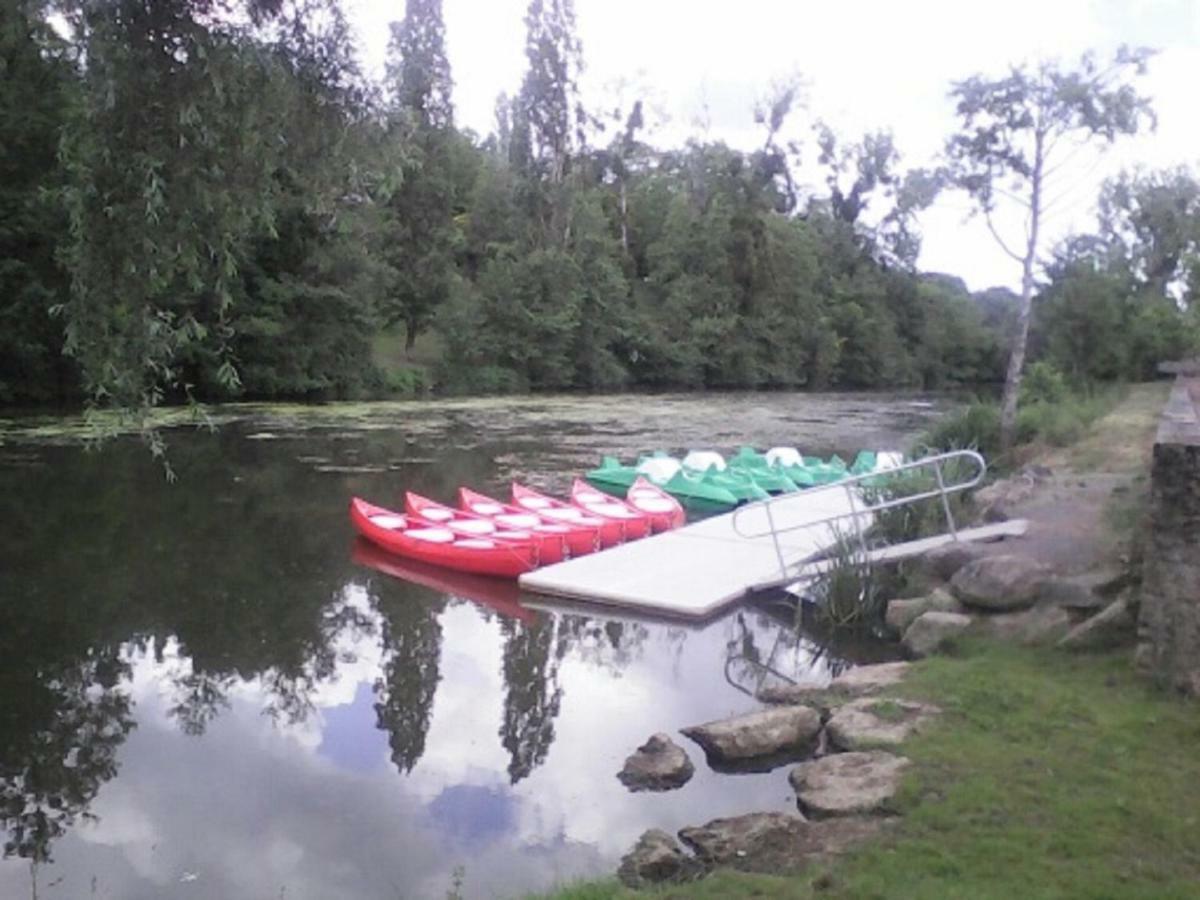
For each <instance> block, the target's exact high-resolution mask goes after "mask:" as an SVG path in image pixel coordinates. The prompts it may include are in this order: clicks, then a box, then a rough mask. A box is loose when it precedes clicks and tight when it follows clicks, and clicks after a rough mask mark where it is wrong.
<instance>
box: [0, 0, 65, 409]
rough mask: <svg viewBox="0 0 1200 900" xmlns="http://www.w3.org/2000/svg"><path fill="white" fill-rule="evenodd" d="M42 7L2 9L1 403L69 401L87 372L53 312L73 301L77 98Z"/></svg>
mask: <svg viewBox="0 0 1200 900" xmlns="http://www.w3.org/2000/svg"><path fill="white" fill-rule="evenodd" d="M39 6H40V4H36V3H30V2H27V0H21V2H10V3H8V4H7V5H6V7H5V11H4V12H0V133H2V134H3V135H4V139H3V140H2V141H0V403H14V402H26V403H29V402H47V401H52V400H63V399H66V398H68V397H71V396H72V395H74V394H76V393H77V390H76V383H77V378H78V376H77V374H76V373H75V371H74V370H73V367H71V366H70V365H69V361H67V360H64V359H63V357H62V344H63V336H62V325H61V323H60V322H58V321H56V320H55V319H54V317H53V315H52V310H53V309H54V308H55V307H57V306H59V305H60V304H62V303H64V302H65V301H66V300H67V292H68V279H67V275H66V273H65V272H64V271H63V269H62V267H61V266H60V265H59V263H58V261H57V255H58V253H59V252H60V250H61V247H62V243H63V239H64V237H65V216H64V214H63V209H62V206H61V204H60V202H59V200H60V196H59V192H60V189H61V187H62V171H61V169H59V168H58V166H57V165H56V161H55V156H56V153H57V148H58V142H59V139H60V137H61V133H62V129H63V128H64V126H65V124H66V122H67V120H68V117H69V115H70V112H71V107H72V105H73V104H74V102H75V100H76V85H75V83H74V73H73V67H72V65H71V61H70V59H69V55H68V49H67V47H66V46H65V44H64V43H63V42H62V41H61V40H59V39H58V38H57V37H56V36H55V34H54V32H53V30H52V29H50V28H49V26H47V25H46V24H45V23H44V22H42V21H40V20H39V18H38V17H37V11H38V7H39Z"/></svg>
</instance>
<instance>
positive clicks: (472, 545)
mask: <svg viewBox="0 0 1200 900" xmlns="http://www.w3.org/2000/svg"><path fill="white" fill-rule="evenodd" d="M454 546H455V547H464V548H466V549H468V550H494V549H496V542H495V541H489V540H486V539H484V538H463V539H462V540H461V541H459V542H458V543H456V544H455V545H454Z"/></svg>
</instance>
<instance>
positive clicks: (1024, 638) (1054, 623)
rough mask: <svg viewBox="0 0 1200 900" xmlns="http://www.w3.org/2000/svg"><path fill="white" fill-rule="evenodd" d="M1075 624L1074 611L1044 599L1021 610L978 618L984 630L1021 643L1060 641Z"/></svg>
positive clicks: (1003, 638)
mask: <svg viewBox="0 0 1200 900" xmlns="http://www.w3.org/2000/svg"><path fill="white" fill-rule="evenodd" d="M1073 624H1074V619H1073V618H1072V616H1071V612H1070V611H1069V610H1068V609H1067V608H1066V607H1063V606H1056V605H1055V604H1053V603H1047V602H1046V601H1044V600H1041V601H1038V603H1037V604H1036V605H1034V606H1031V607H1030V608H1029V609H1023V610H1020V611H1019V612H1009V613H993V614H992V615H990V616H984V617H982V618H981V619H980V620H979V626H980V628H981V630H982V631H983V633H984V634H988V635H991V636H992V637H997V638H1000V639H1001V640H1006V641H1016V642H1018V643H1021V644H1047V643H1050V642H1052V641H1057V640H1058V639H1059V638H1061V637H1062V636H1063V635H1065V634H1066V633H1067V632H1068V631H1070V630H1071V626H1072V625H1073Z"/></svg>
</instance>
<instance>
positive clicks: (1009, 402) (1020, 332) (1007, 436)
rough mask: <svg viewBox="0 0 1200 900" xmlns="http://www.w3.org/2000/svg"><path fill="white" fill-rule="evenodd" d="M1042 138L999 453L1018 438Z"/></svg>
mask: <svg viewBox="0 0 1200 900" xmlns="http://www.w3.org/2000/svg"><path fill="white" fill-rule="evenodd" d="M1044 140H1045V136H1044V135H1043V134H1042V133H1041V131H1039V132H1037V134H1036V136H1035V138H1034V142H1035V149H1034V164H1033V178H1032V179H1031V181H1032V188H1031V190H1030V196H1029V236H1028V240H1027V241H1026V244H1025V258H1024V259H1023V260H1022V268H1021V309H1020V312H1019V314H1018V316H1017V333H1016V336H1015V337H1014V338H1013V347H1012V353H1011V354H1010V355H1009V357H1008V372H1007V373H1006V374H1005V376H1004V397H1003V399H1002V400H1001V401H1000V449H1001V450H1002V451H1007V450H1009V449H1010V448H1011V447H1012V445H1013V441H1014V440H1015V439H1016V436H1017V400H1018V399H1019V398H1020V396H1021V377H1022V375H1024V372H1025V348H1026V345H1027V344H1028V343H1029V322H1030V319H1032V318H1033V274H1034V267H1035V266H1036V265H1037V253H1038V228H1039V226H1040V225H1041V221H1040V220H1041V214H1042V166H1043V162H1044V157H1043V150H1042V148H1043V143H1044Z"/></svg>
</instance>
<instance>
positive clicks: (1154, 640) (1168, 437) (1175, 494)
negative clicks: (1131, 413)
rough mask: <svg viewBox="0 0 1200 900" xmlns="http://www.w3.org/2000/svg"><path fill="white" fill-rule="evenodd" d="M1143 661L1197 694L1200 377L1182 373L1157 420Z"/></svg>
mask: <svg viewBox="0 0 1200 900" xmlns="http://www.w3.org/2000/svg"><path fill="white" fill-rule="evenodd" d="M1150 493H1151V499H1150V533H1149V535H1148V536H1147V540H1146V544H1145V561H1144V570H1143V582H1142V602H1141V611H1140V613H1139V621H1138V634H1139V647H1138V665H1139V667H1140V668H1141V669H1142V670H1143V671H1144V672H1146V673H1147V674H1149V675H1150V676H1151V677H1153V678H1154V679H1155V680H1156V681H1157V682H1158V683H1159V684H1161V685H1163V686H1164V687H1168V688H1172V689H1175V690H1179V691H1182V692H1184V693H1187V694H1191V695H1192V696H1200V378H1197V377H1195V376H1194V375H1192V374H1190V373H1189V374H1184V373H1181V374H1180V375H1179V377H1178V378H1177V379H1176V381H1175V385H1174V387H1173V388H1172V389H1171V396H1170V399H1169V400H1168V401H1167V406H1166V409H1165V410H1164V411H1163V416H1162V421H1161V422H1160V423H1159V428H1158V436H1157V438H1156V440H1155V444H1154V465H1153V470H1152V474H1151V491H1150Z"/></svg>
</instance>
